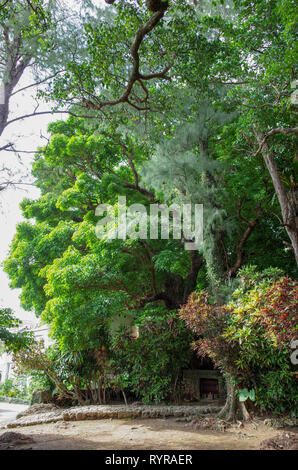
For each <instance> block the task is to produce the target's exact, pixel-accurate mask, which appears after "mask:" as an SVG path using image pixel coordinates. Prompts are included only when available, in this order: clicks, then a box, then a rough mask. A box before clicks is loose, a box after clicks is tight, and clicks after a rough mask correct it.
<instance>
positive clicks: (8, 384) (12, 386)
mask: <svg viewBox="0 0 298 470" xmlns="http://www.w3.org/2000/svg"><path fill="white" fill-rule="evenodd" d="M0 397H9V398H22V399H23V400H26V399H29V398H30V391H29V390H28V388H27V387H26V386H23V385H22V384H21V381H20V380H17V379H15V380H12V379H6V380H5V382H3V383H1V384H0Z"/></svg>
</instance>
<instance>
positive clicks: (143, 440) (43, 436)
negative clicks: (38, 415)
mask: <svg viewBox="0 0 298 470" xmlns="http://www.w3.org/2000/svg"><path fill="white" fill-rule="evenodd" d="M1 431H2V432H4V430H1ZM1 431H0V432H1ZM17 431H18V432H20V433H22V434H23V435H25V436H28V438H32V439H33V440H34V443H30V444H22V443H17V444H14V443H11V444H9V445H7V444H6V445H3V447H2V449H4V448H5V449H7V448H9V449H16V450H17V449H32V450H139V449H146V450H196V449H198V450H240V449H241V450H242V449H243V450H257V449H260V444H261V442H262V441H264V440H266V439H271V438H273V437H275V436H276V435H277V431H276V429H273V428H270V427H268V426H265V425H264V424H263V421H261V420H259V421H256V422H255V423H254V424H252V423H249V424H246V425H245V427H241V428H240V427H238V426H237V425H235V426H232V427H231V428H229V429H228V430H226V431H225V432H222V431H211V430H195V429H194V428H193V427H192V426H191V425H190V424H189V423H181V422H177V421H176V420H175V418H168V419H135V420H132V419H121V420H120V419H118V420H110V419H103V420H97V421H76V422H63V421H62V422H58V423H50V424H41V425H35V426H30V427H22V428H21V427H20V428H18V430H17ZM290 431H291V433H295V434H296V435H297V436H298V428H291V430H290ZM283 432H284V430H283ZM1 434H2V433H1ZM0 449H1V445H0Z"/></svg>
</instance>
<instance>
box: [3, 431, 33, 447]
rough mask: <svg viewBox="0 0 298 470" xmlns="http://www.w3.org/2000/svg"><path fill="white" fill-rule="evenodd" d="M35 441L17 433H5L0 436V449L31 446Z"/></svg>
mask: <svg viewBox="0 0 298 470" xmlns="http://www.w3.org/2000/svg"><path fill="white" fill-rule="evenodd" d="M34 442H35V441H34V439H32V438H31V437H30V436H26V435H25V434H21V433H19V432H13V431H6V432H5V433H3V434H1V436H0V449H9V448H10V447H13V446H17V445H25V444H33V443H34Z"/></svg>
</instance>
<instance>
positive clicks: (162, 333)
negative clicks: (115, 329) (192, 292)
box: [114, 308, 193, 403]
mask: <svg viewBox="0 0 298 470" xmlns="http://www.w3.org/2000/svg"><path fill="white" fill-rule="evenodd" d="M137 325H138V326H139V331H140V334H139V337H138V338H136V339H135V338H132V337H131V335H130V334H129V333H128V332H127V331H125V330H124V329H122V330H121V331H120V332H119V333H118V335H116V337H115V339H114V356H115V357H114V363H115V369H116V371H117V372H119V373H121V374H122V376H123V377H124V378H125V385H126V387H127V389H130V390H131V391H132V392H134V393H135V394H136V395H137V396H138V397H139V398H141V399H142V401H143V402H144V403H151V402H155V403H158V402H161V401H163V400H169V399H174V398H175V393H176V390H177V383H178V380H179V375H180V372H181V369H183V368H185V367H186V366H187V365H188V364H189V361H190V358H191V354H192V353H191V348H190V343H191V341H192V339H193V336H192V334H191V333H190V332H189V331H187V329H186V328H185V325H184V324H183V322H182V321H181V320H180V319H179V318H178V316H177V312H169V311H166V310H165V309H164V308H160V309H157V308H155V309H151V310H150V309H147V310H146V311H145V312H144V314H143V315H142V317H141V318H139V320H138V321H137Z"/></svg>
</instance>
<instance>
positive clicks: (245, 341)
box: [180, 267, 298, 413]
mask: <svg viewBox="0 0 298 470" xmlns="http://www.w3.org/2000/svg"><path fill="white" fill-rule="evenodd" d="M250 274H251V276H250ZM279 276H280V272H279V271H278V270H276V269H271V270H269V269H268V270H266V271H265V272H263V273H257V272H256V269H255V267H251V268H249V269H243V270H241V271H240V273H239V278H240V279H241V285H240V287H239V288H238V289H237V290H236V291H235V292H234V294H233V299H232V301H231V302H229V304H227V305H224V306H221V307H218V306H216V305H215V304H214V303H212V302H211V301H210V297H209V296H208V295H207V294H206V293H204V292H201V293H200V294H193V295H192V296H191V297H190V299H189V301H188V303H187V304H186V306H184V307H182V309H181V310H180V316H181V318H182V319H184V320H185V322H186V324H187V326H188V327H189V328H190V329H191V330H192V331H193V332H194V333H196V334H197V335H198V336H199V337H200V339H199V340H197V341H196V342H195V348H196V349H197V350H198V352H199V354H202V355H206V354H208V355H209V356H210V357H211V358H212V359H213V360H214V361H215V363H216V364H217V365H218V366H219V367H220V368H221V369H222V370H223V371H224V372H225V373H228V374H230V375H232V376H233V377H234V380H235V382H236V385H237V388H238V396H239V399H240V401H245V400H246V399H247V398H250V399H251V400H253V399H254V398H255V402H256V404H257V405H259V406H260V407H261V408H262V409H264V410H270V411H274V412H285V411H290V412H293V413H295V409H296V404H295V403H296V399H297V392H296V389H297V387H296V377H295V371H294V369H293V366H292V364H291V362H290V353H291V348H290V344H291V341H292V339H293V338H296V337H297V312H298V303H297V302H298V297H297V282H295V281H292V280H290V279H288V278H286V277H282V278H280V277H279ZM269 384H270V386H269ZM252 387H253V388H252ZM286 390H287V392H286Z"/></svg>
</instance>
